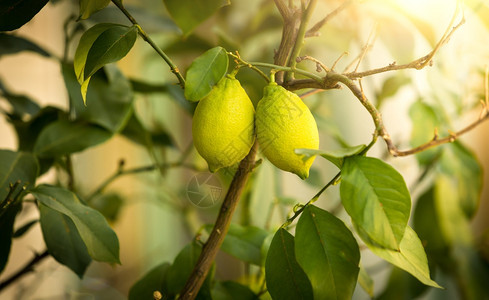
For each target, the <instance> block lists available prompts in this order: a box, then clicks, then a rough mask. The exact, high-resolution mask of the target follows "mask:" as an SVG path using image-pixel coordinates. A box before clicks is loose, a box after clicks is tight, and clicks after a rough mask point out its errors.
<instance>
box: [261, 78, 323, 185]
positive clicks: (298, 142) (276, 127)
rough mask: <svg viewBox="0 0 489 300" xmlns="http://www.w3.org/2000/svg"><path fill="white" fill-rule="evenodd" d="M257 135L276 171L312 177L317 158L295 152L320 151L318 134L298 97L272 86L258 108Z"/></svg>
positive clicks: (308, 111)
mask: <svg viewBox="0 0 489 300" xmlns="http://www.w3.org/2000/svg"><path fill="white" fill-rule="evenodd" d="M255 122H256V124H255V126H256V135H257V139H258V143H259V144H260V148H261V150H262V153H263V154H264V155H265V157H266V158H267V159H268V160H269V161H270V162H271V163H272V164H274V165H275V166H276V167H277V168H279V169H282V170H284V171H288V172H292V173H295V174H297V175H298V176H299V177H300V178H301V179H306V178H307V177H309V169H310V167H311V165H312V163H313V161H314V159H315V156H311V157H305V156H304V155H299V154H296V153H295V149H299V148H307V149H318V147H319V133H318V129H317V125H316V121H315V119H314V117H313V115H312V114H311V111H310V110H309V108H308V107H307V106H306V105H305V104H304V102H302V100H301V99H300V98H299V96H297V95H296V94H295V93H292V92H290V91H287V90H286V89H284V88H283V87H281V86H279V85H277V84H276V83H275V82H271V83H270V84H269V85H268V86H266V87H265V88H264V92H263V98H262V99H261V100H260V101H259V102H258V105H257V107H256V121H255Z"/></svg>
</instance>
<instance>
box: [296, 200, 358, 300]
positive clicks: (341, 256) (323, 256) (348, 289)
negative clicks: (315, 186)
mask: <svg viewBox="0 0 489 300" xmlns="http://www.w3.org/2000/svg"><path fill="white" fill-rule="evenodd" d="M295 255H296V258H297V261H298V262H299V265H300V266H301V267H302V269H303V270H304V271H305V272H306V274H307V276H308V277H309V280H310V282H311V285H312V289H313V293H314V299H316V300H320V299H351V298H352V296H353V291H354V290H355V285H356V283H357V277H358V272H359V267H358V265H359V261H360V251H359V249H358V244H357V242H356V240H355V238H354V237H353V234H352V233H351V231H350V230H349V229H348V228H347V227H346V226H345V224H344V223H343V222H342V221H341V220H339V219H338V218H336V217H335V216H333V215H332V214H330V213H329V212H327V211H325V210H322V209H320V208H318V207H315V206H312V205H309V206H308V207H306V208H305V209H304V211H303V212H302V215H301V217H300V219H299V222H298V223H297V228H296V234H295Z"/></svg>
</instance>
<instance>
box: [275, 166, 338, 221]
mask: <svg viewBox="0 0 489 300" xmlns="http://www.w3.org/2000/svg"><path fill="white" fill-rule="evenodd" d="M340 176H341V172H338V173H337V174H336V175H335V176H334V177H333V179H331V180H330V181H329V182H328V183H327V184H326V185H325V186H324V187H323V188H322V189H321V190H320V191H319V192H317V193H316V195H314V197H312V198H311V200H309V201H307V203H306V204H304V205H302V204H300V208H299V209H296V208H297V206H296V207H295V208H294V214H293V215H292V217H290V218H288V219H287V221H285V223H284V224H282V226H281V227H282V228H286V227H288V226H289V225H290V224H292V222H294V220H295V219H296V218H297V217H298V216H299V215H300V214H301V213H302V211H304V209H305V208H306V207H307V206H309V205H311V204H312V203H314V202H316V200H317V199H319V196H321V194H322V193H323V192H324V191H325V190H326V189H328V188H329V187H330V186H332V185H334V184H336V183H337V182H338V180H339V179H340Z"/></svg>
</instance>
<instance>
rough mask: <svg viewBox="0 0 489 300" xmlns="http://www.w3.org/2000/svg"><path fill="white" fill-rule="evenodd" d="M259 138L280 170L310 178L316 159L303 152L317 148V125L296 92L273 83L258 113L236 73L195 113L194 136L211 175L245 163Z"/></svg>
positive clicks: (264, 95)
mask: <svg viewBox="0 0 489 300" xmlns="http://www.w3.org/2000/svg"><path fill="white" fill-rule="evenodd" d="M255 130H256V136H257V139H258V142H259V144H260V147H261V149H262V152H263V154H264V155H265V157H266V158H267V159H268V160H269V161H270V162H271V163H273V164H274V165H275V166H276V167H278V168H280V169H282V170H284V171H288V172H292V173H295V174H297V175H298V176H299V177H300V178H302V179H306V178H307V177H308V176H309V169H310V167H311V165H312V163H313V161H314V157H304V156H303V155H298V154H296V153H295V152H294V151H295V149H298V148H309V149H318V147H319V135H318V129H317V125H316V121H315V120H314V117H313V116H312V114H311V112H310V110H309V108H308V107H307V106H306V105H305V104H304V103H303V102H302V100H301V99H300V98H299V96H297V95H296V94H294V93H292V92H289V91H287V90H286V89H284V88H283V87H281V86H279V85H277V84H276V83H275V82H271V83H270V84H269V85H268V86H266V87H265V89H264V94H263V98H262V99H261V100H260V101H259V102H258V105H257V108H256V115H255V109H254V107H253V104H252V102H251V100H250V98H249V97H248V95H247V94H246V92H245V91H244V89H243V88H242V87H241V84H240V83H239V81H238V80H236V79H235V78H234V76H233V75H227V76H225V77H224V78H223V79H221V80H220V81H219V82H218V84H217V85H216V86H214V87H213V89H212V90H211V92H210V93H209V94H208V95H207V96H206V97H205V98H204V99H202V100H201V101H200V102H199V104H198V105H197V108H196V110H195V113H194V118H193V124H192V135H193V138H194V144H195V148H196V149H197V151H198V152H199V153H200V155H201V156H202V157H203V158H204V159H205V160H206V161H207V163H208V164H209V169H210V171H211V172H215V171H217V170H218V169H220V168H223V167H228V166H232V165H234V164H236V163H237V162H239V161H241V160H242V159H243V158H244V157H245V156H246V155H247V154H248V152H249V151H250V149H251V147H252V145H253V142H254V139H255V137H254V136H255V134H254V131H255Z"/></svg>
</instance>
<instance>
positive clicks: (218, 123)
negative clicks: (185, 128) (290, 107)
mask: <svg viewBox="0 0 489 300" xmlns="http://www.w3.org/2000/svg"><path fill="white" fill-rule="evenodd" d="M254 115H255V109H254V107H253V103H252V102H251V100H250V98H249V97H248V95H247V94H246V92H245V90H244V89H243V88H242V87H241V84H240V83H239V81H238V80H237V79H235V78H234V76H232V75H227V76H225V77H223V79H221V80H220V81H219V82H218V83H217V85H215V86H214V87H213V89H212V90H211V92H210V93H209V94H208V95H207V96H206V97H205V98H204V99H202V100H200V102H199V103H198V105H197V108H196V109H195V112H194V116H193V122H192V136H193V139H194V145H195V148H196V149H197V151H198V152H199V154H200V155H201V156H202V157H203V158H204V159H205V160H206V161H207V163H208V165H209V170H210V171H211V172H215V171H217V170H219V169H220V168H224V167H229V166H232V165H234V164H236V163H237V162H239V161H241V160H242V159H243V158H244V157H245V156H246V155H247V154H248V153H249V151H250V149H251V146H252V145H253V142H254V139H255V136H254Z"/></svg>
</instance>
